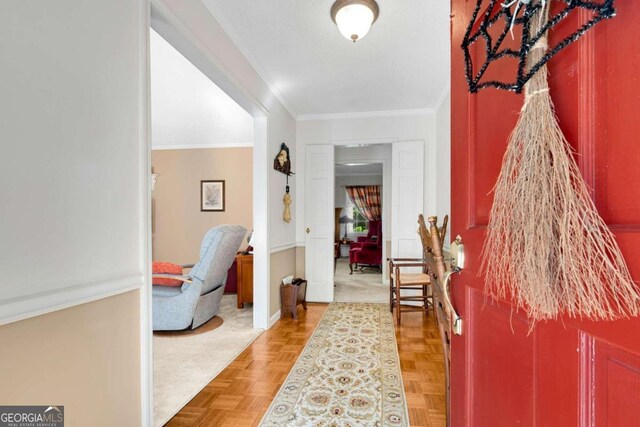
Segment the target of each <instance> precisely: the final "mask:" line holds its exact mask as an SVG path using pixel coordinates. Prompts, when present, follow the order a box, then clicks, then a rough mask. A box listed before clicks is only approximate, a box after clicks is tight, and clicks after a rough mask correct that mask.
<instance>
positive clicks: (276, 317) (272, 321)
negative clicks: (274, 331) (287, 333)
mask: <svg viewBox="0 0 640 427" xmlns="http://www.w3.org/2000/svg"><path fill="white" fill-rule="evenodd" d="M281 313H282V310H278V311H277V312H276V313H275V314H274V315H273V316H271V317H270V318H269V327H268V328H267V329H271V327H272V326H273V325H275V323H276V322H277V321H278V320H280V316H281Z"/></svg>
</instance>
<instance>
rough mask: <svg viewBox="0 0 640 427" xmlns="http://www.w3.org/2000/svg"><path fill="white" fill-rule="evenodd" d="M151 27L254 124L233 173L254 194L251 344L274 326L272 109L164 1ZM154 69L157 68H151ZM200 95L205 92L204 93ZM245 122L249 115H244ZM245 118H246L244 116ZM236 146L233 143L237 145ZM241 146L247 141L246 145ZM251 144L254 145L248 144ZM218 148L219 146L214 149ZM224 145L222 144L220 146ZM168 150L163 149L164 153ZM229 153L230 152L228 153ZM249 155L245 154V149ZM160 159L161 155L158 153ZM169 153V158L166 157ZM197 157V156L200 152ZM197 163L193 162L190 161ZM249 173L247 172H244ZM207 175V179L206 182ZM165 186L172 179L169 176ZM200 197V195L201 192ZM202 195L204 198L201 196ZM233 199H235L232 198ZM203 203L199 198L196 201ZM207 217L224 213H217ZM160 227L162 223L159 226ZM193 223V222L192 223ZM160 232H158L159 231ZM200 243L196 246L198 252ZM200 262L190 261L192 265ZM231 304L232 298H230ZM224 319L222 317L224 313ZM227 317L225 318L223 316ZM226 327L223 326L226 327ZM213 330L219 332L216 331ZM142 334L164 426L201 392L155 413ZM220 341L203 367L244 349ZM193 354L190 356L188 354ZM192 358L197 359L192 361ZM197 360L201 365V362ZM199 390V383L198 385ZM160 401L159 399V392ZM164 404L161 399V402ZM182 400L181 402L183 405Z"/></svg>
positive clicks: (206, 376) (205, 377)
mask: <svg viewBox="0 0 640 427" xmlns="http://www.w3.org/2000/svg"><path fill="white" fill-rule="evenodd" d="M150 24H151V29H152V31H155V32H156V33H157V35H158V37H161V38H162V39H164V40H165V41H166V42H167V43H168V44H170V45H171V46H172V48H174V49H175V50H177V51H178V52H179V54H180V55H181V56H183V57H184V58H183V59H186V60H187V61H188V62H189V63H190V64H191V65H193V66H194V67H195V68H197V70H199V72H201V73H202V74H203V75H204V76H205V77H206V79H208V80H209V81H210V82H212V83H213V84H214V85H215V86H217V88H218V89H219V90H220V91H221V92H223V93H224V94H225V96H227V97H228V98H230V99H231V100H232V101H233V102H234V103H235V104H236V107H237V109H238V110H241V111H242V114H244V115H245V117H246V119H248V121H249V123H250V124H251V125H252V131H251V134H250V137H249V139H250V140H249V141H241V143H239V144H235V147H233V149H236V148H237V149H241V148H242V149H245V151H246V150H247V149H248V148H249V149H250V151H251V152H252V153H251V154H252V156H246V155H245V156H244V157H249V159H246V158H244V159H242V161H244V162H247V161H248V164H247V165H246V166H245V167H244V168H236V170H235V171H234V173H235V174H236V175H237V178H238V179H240V178H242V179H244V181H243V182H245V184H247V185H248V186H250V187H251V188H252V194H251V196H250V197H249V198H250V201H249V203H245V206H244V209H245V210H248V211H249V212H250V213H251V215H249V217H250V218H251V219H250V220H249V222H250V223H249V222H248V223H247V224H241V225H242V226H243V227H245V228H246V229H247V232H251V231H252V230H253V231H252V237H253V239H252V246H253V257H252V258H253V260H252V261H253V301H255V303H254V304H253V305H252V306H251V307H250V308H249V309H247V304H245V308H244V309H243V313H244V319H243V322H245V323H247V325H248V326H249V327H248V328H246V329H247V331H245V332H243V333H242V334H237V336H236V337H235V338H240V337H241V335H242V336H244V338H246V340H248V341H247V342H246V343H245V345H246V344H248V343H249V342H250V341H251V340H252V339H254V338H255V337H256V336H257V335H258V334H259V333H260V332H261V331H262V330H264V329H267V327H268V324H269V313H268V303H269V300H270V298H269V288H268V280H267V278H268V277H269V254H268V250H267V248H268V247H269V238H268V236H269V233H268V231H269V230H268V218H269V215H268V210H267V208H268V204H267V200H268V195H269V192H268V179H267V171H268V169H267V168H268V164H269V161H268V160H267V159H268V153H267V135H268V134H267V114H268V112H267V111H266V110H265V109H264V107H263V106H262V105H260V104H259V103H258V102H257V101H256V100H255V99H253V98H252V97H250V96H248V95H247V94H246V92H245V91H244V90H243V89H242V88H241V87H239V86H238V84H237V82H235V81H233V80H232V79H231V78H230V77H229V76H228V75H227V74H225V73H224V72H223V71H221V70H220V69H219V68H218V66H217V63H216V61H215V59H214V58H213V56H211V54H210V53H209V52H208V51H205V50H202V49H200V48H199V42H198V40H197V39H195V38H194V37H193V35H192V34H191V33H189V32H188V31H187V30H186V29H185V28H184V27H182V26H181V25H180V23H179V21H178V20H177V18H175V17H174V16H173V15H172V13H171V11H169V10H164V9H162V4H161V3H159V4H153V5H152V7H151V22H150ZM152 72H153V71H152ZM199 95H200V94H199ZM242 120H245V119H242ZM245 121H246V120H245ZM152 139H153V138H152ZM246 142H249V143H248V144H247V143H246ZM232 145H233V144H232ZM242 145H245V146H244V147H242ZM247 146H249V147H247ZM209 148H215V147H209ZM197 149H200V147H191V148H190V150H197ZM220 149H223V148H220ZM190 150H181V151H190ZM224 150H231V148H224ZM163 154H164V153H163ZM227 154H228V153H227ZM245 154H246V153H245ZM157 157H160V156H157ZM165 157H166V156H165ZM196 157H198V156H196ZM240 157H243V156H240ZM240 160H241V159H240V158H238V161H233V162H230V163H231V164H233V165H236V166H237V165H238V164H239V162H240ZM191 163H193V162H191ZM243 171H244V173H243ZM154 172H155V173H157V174H158V176H157V179H156V185H157V186H158V189H160V188H161V186H162V185H164V184H163V177H164V178H167V177H168V173H166V172H165V173H163V170H161V168H156V170H154ZM210 178H213V180H217V178H219V177H217V176H212V177H210ZM204 180H206V179H203V181H204ZM220 180H224V181H226V182H225V183H224V185H225V188H224V193H226V194H225V203H227V206H226V207H225V209H224V211H225V212H228V211H229V209H230V206H231V205H230V203H233V201H232V198H233V197H234V194H233V193H232V192H235V195H238V193H239V191H238V188H237V187H236V188H235V189H234V188H233V185H232V183H231V182H228V180H225V179H224V178H222V179H220ZM164 181H165V184H166V181H167V179H165V180H164ZM197 181H198V182H197V185H201V182H200V181H201V180H200V179H198V180H197ZM200 190H201V189H200V188H199V187H198V189H197V191H198V192H199V191H200ZM200 197H201V196H200ZM200 197H199V198H200ZM230 197H231V199H230ZM196 203H198V202H196ZM196 210H198V211H199V210H200V206H199V205H198V206H196ZM207 215H219V216H220V215H223V214H222V213H217V214H216V213H212V214H207ZM223 222H227V223H238V220H237V219H227V220H226V221H223ZM156 225H160V224H156ZM191 225H193V224H191ZM157 232H158V230H156V233H157ZM247 237H248V233H247V235H246V236H245V237H244V238H243V239H242V243H241V245H240V248H239V249H245V248H246V246H247V244H248V242H247ZM155 246H156V245H155V244H154V249H155V250H160V248H158V247H155ZM198 249H199V247H198V248H197V249H196V252H197V251H198ZM194 261H197V259H196V260H191V263H193V262H194ZM150 288H151V287H150V286H149V289H146V292H145V295H146V300H147V304H146V307H144V309H145V310H146V311H147V313H149V314H148V317H149V318H151V315H150V313H151V312H152V309H153V308H152V297H151V289H150ZM234 298H235V295H232V296H229V297H227V296H224V297H223V300H222V301H223V303H222V309H221V310H225V299H227V300H233V301H231V305H230V304H226V305H227V306H229V307H227V308H229V309H230V310H234V311H235V310H237V308H236V306H235V299H234ZM227 303H228V301H227ZM225 316H226V317H227V319H226V320H229V319H230V317H229V315H228V314H226V315H225ZM221 317H222V316H221ZM223 320H225V319H224V318H223ZM223 326H224V325H223ZM212 332H216V331H215V330H214V331H212ZM143 334H144V335H145V336H146V337H147V347H146V348H147V349H148V354H144V355H143V356H142V358H143V364H144V365H145V366H144V368H143V369H144V370H145V371H146V372H147V377H148V379H149V380H148V383H147V384H148V385H147V387H148V388H147V396H148V402H149V403H148V404H147V403H145V406H147V411H148V412H147V413H148V414H149V417H150V418H153V425H161V424H163V423H164V422H166V421H167V420H168V418H167V416H168V417H169V418H170V417H171V415H173V413H175V412H177V411H178V410H179V409H180V408H181V407H182V406H183V404H186V403H187V402H188V401H189V400H190V399H191V398H192V397H193V396H194V395H195V394H197V392H199V391H200V390H199V389H198V390H196V389H193V390H191V389H190V390H178V391H180V393H182V397H181V399H182V402H178V403H176V404H175V406H176V407H175V408H171V409H170V411H169V412H168V413H165V414H163V415H161V416H160V415H158V414H156V415H155V416H154V415H153V413H154V411H153V407H154V406H156V407H157V406H158V405H157V404H156V405H154V404H153V403H156V402H153V399H151V398H150V396H152V393H153V385H152V384H153V376H154V371H153V369H152V368H153V341H152V336H153V335H152V331H151V325H150V324H149V325H148V326H147V329H145V330H144V331H143ZM219 343H220V340H213V341H211V342H210V343H209V344H210V346H211V348H212V350H211V351H210V352H209V353H208V354H202V355H200V359H202V360H200V363H199V365H200V366H205V365H206V364H207V363H208V364H209V365H210V363H209V362H210V360H211V358H212V357H213V355H214V354H215V356H216V357H220V358H223V359H225V360H227V361H228V362H231V361H232V360H233V359H234V358H235V357H236V356H237V354H239V353H240V351H241V350H242V349H243V348H244V346H245V345H243V346H240V347H238V348H237V349H235V348H226V347H225V348H221V347H220V345H219ZM186 357H187V358H189V356H186ZM190 360H191V361H192V362H193V360H192V359H190ZM196 364H198V363H196ZM225 366H226V364H224V365H223V366H221V367H220V369H217V368H216V369H214V370H212V369H209V368H211V366H209V368H207V369H208V371H207V372H204V373H203V372H200V377H201V380H198V381H199V384H200V385H201V386H202V387H204V386H205V385H206V384H207V383H208V382H209V381H210V380H211V379H212V378H213V377H214V376H215V375H217V373H218V372H220V371H221V370H222V369H223V368H224V367H225ZM189 382H191V381H189V380H185V378H182V379H181V383H182V384H183V385H184V384H187V383H189ZM196 388H197V387H196ZM156 399H158V397H157V396H156ZM157 403H160V402H157ZM181 403H182V404H181Z"/></svg>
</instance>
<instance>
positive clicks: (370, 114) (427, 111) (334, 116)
mask: <svg viewBox="0 0 640 427" xmlns="http://www.w3.org/2000/svg"><path fill="white" fill-rule="evenodd" d="M431 114H435V110H434V109H433V108H417V109H413V110H386V111H361V112H355V113H329V114H301V115H299V116H298V117H297V120H298V121H299V122H304V121H311V120H344V119H368V118H377V117H406V116H425V115H431Z"/></svg>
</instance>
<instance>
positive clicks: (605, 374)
mask: <svg viewBox="0 0 640 427" xmlns="http://www.w3.org/2000/svg"><path fill="white" fill-rule="evenodd" d="M475 3H476V2H475V1H468V0H453V1H452V9H451V10H452V50H451V60H452V67H451V69H452V75H451V82H452V83H451V85H452V98H451V117H452V128H451V137H452V157H451V160H452V171H453V173H452V176H451V183H452V208H451V213H452V221H453V229H452V233H451V234H452V235H453V236H455V235H457V234H460V235H461V236H462V237H463V241H464V243H465V250H466V253H467V263H466V266H465V270H464V271H463V272H462V274H461V275H458V276H456V277H454V279H453V280H452V293H453V298H454V305H456V307H457V308H458V311H459V313H460V314H461V316H462V318H463V321H464V334H463V335H462V336H454V337H453V340H452V361H451V366H452V388H451V396H452V425H453V426H463V425H464V426H483V425H491V426H496V425H524V426H529V425H535V426H548V425H562V426H564V425H583V426H593V425H597V426H600V425H603V426H607V425H609V426H618V425H621V426H624V425H640V416H639V415H637V414H638V413H640V411H638V408H640V401H639V400H638V399H639V397H638V396H640V339H638V338H639V337H640V320H638V319H637V318H635V319H625V320H618V321H614V322H593V321H588V320H583V319H571V318H566V317H563V318H561V319H558V320H557V321H548V322H542V323H539V324H538V325H536V327H535V329H534V330H533V331H532V332H531V333H528V332H529V330H528V328H529V325H528V322H527V321H526V319H525V318H523V317H521V314H518V313H512V312H511V306H510V303H509V302H508V301H505V302H501V303H492V302H491V301H486V302H485V298H484V294H483V292H482V290H483V287H484V279H483V277H481V275H479V274H478V273H479V267H480V262H479V259H480V253H481V250H482V245H483V241H484V234H485V230H486V225H487V223H488V214H489V211H490V209H491V204H492V203H493V195H492V194H491V190H492V188H493V186H494V185H495V181H496V179H497V176H498V174H499V171H500V167H501V162H502V157H503V155H504V151H505V148H506V145H507V141H508V137H509V134H510V133H511V131H512V130H513V128H514V126H515V123H516V120H517V118H518V114H519V112H520V108H521V106H522V102H523V97H522V96H521V95H516V94H513V93H508V92H503V91H497V90H494V89H487V90H481V91H480V92H479V93H478V94H469V93H468V90H467V86H466V81H465V78H464V58H463V55H462V52H461V49H460V44H461V41H462V37H463V36H464V32H465V30H466V27H467V24H468V22H469V19H470V18H471V14H472V12H473V9H474V7H475ZM487 3H488V2H487ZM615 6H616V9H617V10H618V14H617V16H616V17H615V18H614V19H612V20H608V21H604V22H602V23H600V24H598V25H596V26H595V27H594V28H593V29H592V30H591V31H590V32H588V33H587V34H586V35H585V36H583V37H582V38H581V39H580V40H579V41H578V42H577V43H574V44H573V45H571V46H569V47H568V48H567V49H565V50H563V51H562V52H561V53H560V54H558V55H556V56H555V57H554V58H553V59H552V61H551V62H550V63H549V73H550V78H549V83H550V88H551V94H552V98H553V100H554V103H555V106H556V113H557V116H558V119H559V122H560V126H561V128H562V130H563V132H564V134H565V136H566V137H567V139H568V140H569V142H570V144H571V145H572V147H573V148H574V150H575V151H576V154H575V155H576V161H577V162H578V165H579V166H580V169H581V172H582V174H583V176H584V178H585V181H586V183H587V185H588V186H589V188H590V189H591V192H592V196H593V198H594V201H595V202H596V206H597V207H598V209H599V212H600V214H601V215H602V217H603V218H604V219H605V221H606V222H607V224H608V225H609V226H610V227H611V229H612V230H613V232H614V233H615V235H616V239H617V241H618V244H619V246H620V248H621V250H622V252H623V254H624V255H625V257H626V260H627V263H628V266H629V269H630V271H631V274H632V276H633V277H635V278H640V259H639V258H638V257H637V254H638V253H640V166H638V165H640V146H639V145H638V143H637V139H638V135H640V118H638V117H637V115H638V113H639V112H640V77H638V72H637V70H638V69H640V39H638V37H637V36H636V33H637V29H638V28H639V27H640V2H632V1H624V0H620V1H618V2H616V5H615ZM553 7H554V8H555V9H556V10H557V9H558V8H560V7H562V2H554V3H553ZM590 17H591V16H590V13H589V12H579V13H575V12H573V13H572V14H571V15H570V16H569V17H568V18H567V19H566V20H565V21H563V22H562V23H561V24H560V25H559V26H558V27H556V30H555V31H554V33H553V34H552V36H551V40H550V44H554V43H556V42H557V41H559V40H561V39H563V38H564V37H566V36H567V35H568V34H570V33H572V32H573V31H575V29H576V28H578V27H579V26H580V25H582V24H583V23H584V22H586V20H588V19H590ZM482 49H483V47H480V48H479V49H478V48H476V49H475V51H474V53H473V55H474V56H475V57H476V59H482V56H483V55H484V52H483V51H482ZM492 67H493V68H494V69H493V70H492V71H491V73H493V77H496V76H497V77H500V76H511V75H513V74H512V71H511V72H509V71H508V68H511V67H512V64H509V63H508V61H505V62H504V63H503V64H497V63H494V64H492ZM512 328H513V329H512ZM634 409H635V411H634Z"/></svg>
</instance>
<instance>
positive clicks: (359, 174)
mask: <svg viewBox="0 0 640 427" xmlns="http://www.w3.org/2000/svg"><path fill="white" fill-rule="evenodd" d="M336 176H380V177H381V176H382V174H381V173H375V172H363V173H358V172H352V173H336Z"/></svg>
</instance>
